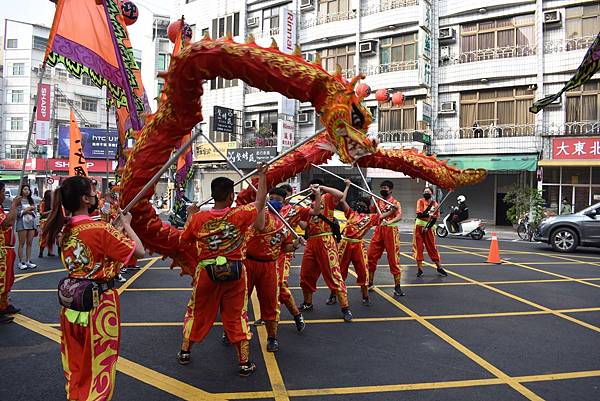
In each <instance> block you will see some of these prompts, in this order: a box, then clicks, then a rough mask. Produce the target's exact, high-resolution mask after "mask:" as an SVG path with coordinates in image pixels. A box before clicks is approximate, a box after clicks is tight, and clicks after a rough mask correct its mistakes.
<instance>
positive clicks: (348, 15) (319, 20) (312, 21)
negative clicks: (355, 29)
mask: <svg viewBox="0 0 600 401" xmlns="http://www.w3.org/2000/svg"><path fill="white" fill-rule="evenodd" d="M353 18H356V11H354V10H351V11H343V12H340V13H332V14H321V15H319V16H317V17H316V18H308V19H305V18H302V20H301V21H300V29H307V28H311V27H313V26H317V25H322V24H328V23H330V22H335V21H346V20H349V19H353Z"/></svg>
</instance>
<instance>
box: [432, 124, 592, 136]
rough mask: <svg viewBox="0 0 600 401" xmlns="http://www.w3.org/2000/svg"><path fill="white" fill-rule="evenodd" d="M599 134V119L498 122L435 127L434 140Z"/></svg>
mask: <svg viewBox="0 0 600 401" xmlns="http://www.w3.org/2000/svg"><path fill="white" fill-rule="evenodd" d="M598 134H600V121H575V122H568V123H564V124H542V125H539V124H499V125H488V126H481V127H463V128H458V129H443V128H436V129H435V134H434V138H433V139H434V140H455V139H486V138H510V137H527V136H537V137H541V136H574V135H578V136H585V135H598Z"/></svg>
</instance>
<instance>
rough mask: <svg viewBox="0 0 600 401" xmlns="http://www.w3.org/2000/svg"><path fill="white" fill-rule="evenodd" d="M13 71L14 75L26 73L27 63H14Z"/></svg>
mask: <svg viewBox="0 0 600 401" xmlns="http://www.w3.org/2000/svg"><path fill="white" fill-rule="evenodd" d="M12 73H13V75H25V63H14V64H13V68H12Z"/></svg>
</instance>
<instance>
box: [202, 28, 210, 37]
mask: <svg viewBox="0 0 600 401" xmlns="http://www.w3.org/2000/svg"><path fill="white" fill-rule="evenodd" d="M207 34H208V35H210V29H209V28H203V29H202V37H205V36H206V35H207Z"/></svg>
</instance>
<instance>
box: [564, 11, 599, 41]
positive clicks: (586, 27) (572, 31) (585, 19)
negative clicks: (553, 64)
mask: <svg viewBox="0 0 600 401" xmlns="http://www.w3.org/2000/svg"><path fill="white" fill-rule="evenodd" d="M565 19H566V25H567V26H566V36H567V50H576V49H587V48H588V47H590V45H591V44H592V42H593V41H594V38H595V37H596V35H597V34H598V27H599V26H600V5H599V4H589V5H585V6H577V7H569V8H567V10H566V17H565ZM582 38H586V39H587V40H582Z"/></svg>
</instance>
